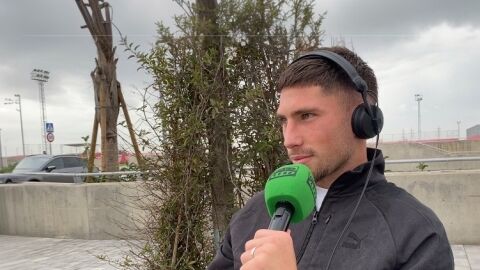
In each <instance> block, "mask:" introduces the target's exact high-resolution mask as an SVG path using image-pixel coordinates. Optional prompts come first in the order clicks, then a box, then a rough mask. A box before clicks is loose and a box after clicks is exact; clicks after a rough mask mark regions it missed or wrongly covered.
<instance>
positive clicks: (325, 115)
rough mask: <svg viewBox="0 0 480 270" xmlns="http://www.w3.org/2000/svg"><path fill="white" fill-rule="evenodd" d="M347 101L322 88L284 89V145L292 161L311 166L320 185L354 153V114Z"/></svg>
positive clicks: (281, 108)
mask: <svg viewBox="0 0 480 270" xmlns="http://www.w3.org/2000/svg"><path fill="white" fill-rule="evenodd" d="M344 98H345V97H343V95H342V94H329V95H326V94H325V93H324V90H323V89H322V87H320V86H304V87H290V88H284V89H283V90H282V92H281V94H280V104H279V107H278V111H277V116H278V118H279V120H280V123H281V125H282V133H283V140H284V142H283V144H284V146H285V147H286V148H287V152H288V156H289V158H290V160H291V161H292V162H293V163H303V164H305V165H307V166H308V167H309V168H310V169H311V170H312V172H313V174H314V176H315V179H316V180H317V183H318V182H319V181H321V180H322V179H323V178H324V177H325V176H328V175H330V174H332V173H334V172H337V171H338V170H341V169H342V168H343V167H344V166H345V165H346V164H347V162H348V160H349V159H350V157H351V156H352V153H353V151H354V150H353V149H352V147H351V145H352V143H353V142H354V140H355V136H354V134H353V132H352V130H351V124H350V121H351V110H350V109H347V107H346V106H347V105H345V101H344V100H343V99H344Z"/></svg>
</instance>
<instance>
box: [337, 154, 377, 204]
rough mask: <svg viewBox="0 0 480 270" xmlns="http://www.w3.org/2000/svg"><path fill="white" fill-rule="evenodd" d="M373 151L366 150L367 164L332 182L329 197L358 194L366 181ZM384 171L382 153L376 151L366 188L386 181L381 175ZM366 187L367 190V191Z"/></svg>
mask: <svg viewBox="0 0 480 270" xmlns="http://www.w3.org/2000/svg"><path fill="white" fill-rule="evenodd" d="M374 152H375V149H373V148H367V159H368V162H366V163H363V164H361V165H359V166H357V167H356V168H355V169H353V170H351V171H348V172H345V173H343V174H342V175H340V177H338V178H337V180H335V182H333V184H332V185H331V186H330V188H329V192H328V193H329V195H331V196H345V195H353V194H357V193H360V192H361V191H362V188H363V185H364V184H365V182H366V180H367V175H368V171H369V170H370V166H371V164H372V158H373V154H374ZM384 171H385V160H384V158H383V154H382V151H381V150H380V149H377V155H376V158H375V163H374V166H373V169H372V175H371V176H370V180H369V183H368V187H371V186H373V185H375V184H377V183H379V182H382V181H386V180H385V176H384V175H383V173H384ZM368 187H367V189H368Z"/></svg>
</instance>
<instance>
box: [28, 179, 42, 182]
mask: <svg viewBox="0 0 480 270" xmlns="http://www.w3.org/2000/svg"><path fill="white" fill-rule="evenodd" d="M28 182H40V181H39V180H38V179H32V180H28Z"/></svg>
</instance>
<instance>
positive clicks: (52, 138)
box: [47, 132, 55, 142]
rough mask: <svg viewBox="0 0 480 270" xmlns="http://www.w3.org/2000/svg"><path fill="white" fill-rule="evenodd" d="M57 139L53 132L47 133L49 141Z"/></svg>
mask: <svg viewBox="0 0 480 270" xmlns="http://www.w3.org/2000/svg"><path fill="white" fill-rule="evenodd" d="M54 140H55V135H53V132H48V133H47V141H48V142H53V141H54Z"/></svg>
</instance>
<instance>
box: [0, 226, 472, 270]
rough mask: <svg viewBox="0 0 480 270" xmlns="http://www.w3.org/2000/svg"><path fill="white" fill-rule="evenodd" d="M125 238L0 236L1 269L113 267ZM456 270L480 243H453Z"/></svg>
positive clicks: (126, 247) (125, 251)
mask: <svg viewBox="0 0 480 270" xmlns="http://www.w3.org/2000/svg"><path fill="white" fill-rule="evenodd" d="M132 244H138V242H137V243H132V242H130V241H125V240H81V239H56V238H39V237H22V236H9V235H0V269H1V270H47V269H48V270H111V269H118V268H117V267H115V266H114V265H111V264H109V263H108V262H106V261H104V260H101V259H100V258H98V257H108V258H109V259H110V260H113V261H119V260H120V261H121V260H122V259H123V258H124V257H125V256H129V257H130V258H132V257H131V254H130V250H132V249H135V248H134V246H132ZM452 251H453V256H454V258H455V270H480V246H473V245H452Z"/></svg>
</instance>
